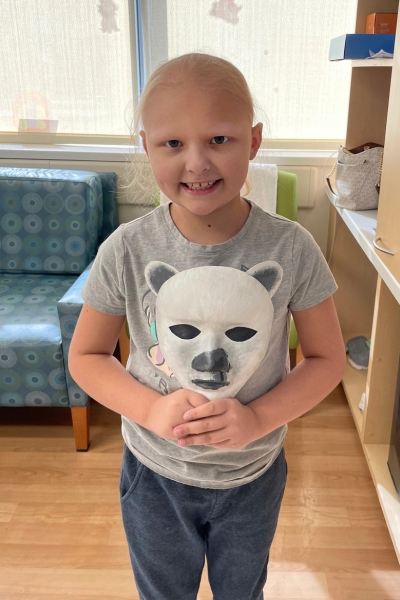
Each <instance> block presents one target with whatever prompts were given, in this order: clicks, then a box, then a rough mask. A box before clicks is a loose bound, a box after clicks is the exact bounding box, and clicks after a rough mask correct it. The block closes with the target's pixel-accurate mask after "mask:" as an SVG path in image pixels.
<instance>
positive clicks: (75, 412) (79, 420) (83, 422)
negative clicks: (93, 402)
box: [71, 404, 90, 452]
mask: <svg viewBox="0 0 400 600" xmlns="http://www.w3.org/2000/svg"><path fill="white" fill-rule="evenodd" d="M71 414H72V425H73V428H74V437H75V447H76V450H77V452H86V451H87V450H89V444H90V404H88V405H87V406H73V407H71Z"/></svg>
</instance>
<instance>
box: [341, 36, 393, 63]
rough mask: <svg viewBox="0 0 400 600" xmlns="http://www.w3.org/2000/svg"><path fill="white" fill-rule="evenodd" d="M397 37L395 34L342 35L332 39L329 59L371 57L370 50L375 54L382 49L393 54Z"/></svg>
mask: <svg viewBox="0 0 400 600" xmlns="http://www.w3.org/2000/svg"><path fill="white" fill-rule="evenodd" d="M395 38H396V36H395V35H393V34H382V35H381V34H375V35H370V34H367V33H347V34H345V35H340V36H339V37H337V38H333V39H332V40H331V43H330V47H329V60H344V59H349V60H357V59H360V58H370V53H369V51H370V50H371V52H373V53H374V54H376V53H377V52H379V51H380V50H384V51H385V52H389V53H390V54H393V52H394V41H395ZM382 60H385V59H382Z"/></svg>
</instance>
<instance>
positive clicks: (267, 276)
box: [246, 260, 283, 298]
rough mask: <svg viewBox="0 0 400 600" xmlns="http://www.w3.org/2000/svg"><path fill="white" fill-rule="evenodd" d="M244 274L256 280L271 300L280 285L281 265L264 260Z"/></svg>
mask: <svg viewBox="0 0 400 600" xmlns="http://www.w3.org/2000/svg"><path fill="white" fill-rule="evenodd" d="M246 274H247V275H251V276H252V277H254V278H255V279H257V281H259V282H260V283H261V285H263V286H264V287H265V289H266V290H267V292H268V293H269V295H270V296H271V298H272V296H273V295H274V294H275V292H276V290H277V289H278V287H279V286H280V284H281V281H282V277H283V270H282V267H281V265H279V264H278V263H277V262H275V261H274V260H266V261H265V262H262V263H258V265H254V267H251V269H249V270H248V271H246Z"/></svg>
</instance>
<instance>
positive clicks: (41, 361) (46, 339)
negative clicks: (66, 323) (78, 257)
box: [0, 274, 76, 406]
mask: <svg viewBox="0 0 400 600" xmlns="http://www.w3.org/2000/svg"><path fill="white" fill-rule="evenodd" d="M75 280H76V277H75V276H63V275H57V276H50V275H28V274H25V275H23V274H0V405H3V406H23V405H29V406H69V402H68V394H67V390H66V381H65V368H64V359H63V349H62V342H61V330H60V322H59V318H58V313H57V302H58V300H59V299H60V298H61V297H62V296H63V295H64V294H65V292H66V291H67V290H68V289H69V288H70V287H71V286H72V284H73V283H74V281H75Z"/></svg>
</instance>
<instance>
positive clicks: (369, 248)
mask: <svg viewBox="0 0 400 600" xmlns="http://www.w3.org/2000/svg"><path fill="white" fill-rule="evenodd" d="M325 191H326V195H327V196H328V198H329V200H330V202H331V203H332V204H333V206H334V207H335V208H336V210H337V212H338V213H339V215H340V216H341V217H342V219H343V221H344V222H345V223H346V225H347V227H348V229H349V231H350V232H351V234H352V235H353V237H354V238H355V240H356V241H357V243H358V244H359V245H360V247H361V248H362V250H363V252H364V253H365V254H366V256H367V258H368V260H369V261H370V262H371V263H372V264H373V266H374V267H375V269H376V270H377V272H378V274H379V275H380V276H381V277H382V279H383V281H384V282H385V283H386V285H387V286H388V288H389V290H390V291H391V292H392V294H393V296H394V297H395V298H396V300H397V302H398V303H399V304H400V282H399V281H398V280H397V279H396V278H395V277H394V276H393V275H392V273H391V272H390V271H389V269H388V268H387V266H386V265H385V263H384V262H383V261H382V259H381V257H380V256H379V250H376V249H375V248H374V245H373V241H374V239H375V237H376V222H377V215H378V211H377V210H357V211H355V210H347V209H346V208H339V207H338V206H336V205H335V196H334V195H333V194H332V193H331V191H330V189H329V187H328V186H327V185H326V186H325Z"/></svg>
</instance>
